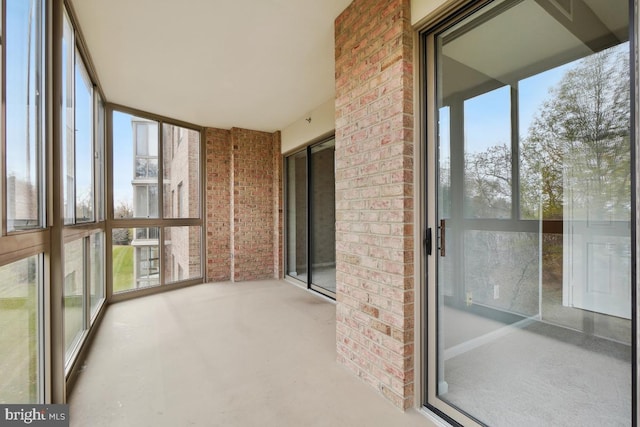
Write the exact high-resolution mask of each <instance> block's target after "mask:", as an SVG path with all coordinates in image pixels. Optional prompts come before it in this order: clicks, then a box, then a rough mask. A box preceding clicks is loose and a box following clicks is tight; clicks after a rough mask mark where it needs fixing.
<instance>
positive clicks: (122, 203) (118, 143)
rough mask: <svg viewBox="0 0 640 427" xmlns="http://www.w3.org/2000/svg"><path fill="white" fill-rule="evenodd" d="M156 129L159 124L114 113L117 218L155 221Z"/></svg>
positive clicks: (156, 214) (114, 192) (156, 195)
mask: <svg viewBox="0 0 640 427" xmlns="http://www.w3.org/2000/svg"><path fill="white" fill-rule="evenodd" d="M158 127H159V125H158V122H155V121H151V120H147V119H143V118H140V117H135V116H132V115H130V114H125V113H122V112H119V111H114V112H113V164H114V165H117V169H118V173H116V174H114V176H113V206H114V208H113V209H114V213H113V214H114V218H116V219H121V218H133V217H136V218H158ZM134 147H135V150H134ZM134 153H135V155H134ZM134 196H135V198H134Z"/></svg>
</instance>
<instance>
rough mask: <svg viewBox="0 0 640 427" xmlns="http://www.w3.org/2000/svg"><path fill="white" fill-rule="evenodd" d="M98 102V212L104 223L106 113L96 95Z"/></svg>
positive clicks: (99, 219)
mask: <svg viewBox="0 0 640 427" xmlns="http://www.w3.org/2000/svg"><path fill="white" fill-rule="evenodd" d="M96 97H97V98H98V99H97V102H96V105H97V112H96V134H95V135H96V136H95V141H96V149H95V151H96V161H95V164H96V166H95V168H96V178H95V179H96V211H97V215H98V221H103V220H104V219H105V201H106V193H105V187H104V181H105V177H104V153H105V151H104V150H105V145H104V141H105V131H106V128H105V122H104V119H105V112H104V103H103V102H102V98H100V95H99V94H98V93H96Z"/></svg>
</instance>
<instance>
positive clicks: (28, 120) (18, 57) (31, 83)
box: [5, 0, 44, 232]
mask: <svg viewBox="0 0 640 427" xmlns="http://www.w3.org/2000/svg"><path fill="white" fill-rule="evenodd" d="M6 22H7V28H6V46H5V47H6V58H7V67H6V93H5V94H6V123H7V128H6V138H7V140H6V142H7V143H6V162H5V164H6V167H7V169H6V174H7V176H6V188H7V200H6V209H7V212H6V213H7V231H9V232H11V231H15V230H24V229H29V228H39V227H42V226H43V218H42V215H43V214H42V212H43V208H42V203H43V195H42V193H43V188H42V186H41V183H42V178H43V175H44V165H43V162H42V156H43V123H44V114H43V113H44V108H43V100H42V97H41V95H40V94H42V93H44V80H43V79H44V72H43V70H44V65H43V64H44V62H43V58H44V56H43V53H44V50H43V31H42V28H43V25H44V24H43V6H42V1H39V0H31V1H22V0H9V1H7V2H6Z"/></svg>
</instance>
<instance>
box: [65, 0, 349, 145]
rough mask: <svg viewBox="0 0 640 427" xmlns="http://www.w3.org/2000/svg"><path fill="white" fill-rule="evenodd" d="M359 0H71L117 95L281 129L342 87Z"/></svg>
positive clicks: (198, 120) (225, 121) (202, 119)
mask: <svg viewBox="0 0 640 427" xmlns="http://www.w3.org/2000/svg"><path fill="white" fill-rule="evenodd" d="M349 3H351V0H321V1H318V0H182V1H176V0H109V1H105V0H72V4H73V8H74V10H75V12H76V15H77V17H78V20H79V22H80V29H81V31H82V33H83V36H84V38H85V41H86V44H87V46H88V49H89V53H90V55H91V58H92V60H93V63H94V65H95V68H96V70H97V74H98V79H99V81H100V84H101V86H102V88H103V90H104V93H105V96H106V97H107V100H108V101H109V102H113V103H117V104H122V105H126V106H128V107H132V108H137V109H140V110H144V111H148V112H151V113H154V114H159V115H163V116H167V117H171V118H174V119H178V120H183V121H186V122H190V123H193V124H197V125H202V126H211V127H218V128H224V129H228V128H231V127H242V128H248V129H254V130H262V131H269V132H272V131H275V130H279V129H283V128H284V127H286V126H288V125H289V124H291V123H293V122H294V121H295V120H297V119H299V118H300V117H303V116H304V115H305V114H307V113H308V112H309V111H310V110H311V109H313V108H315V107H317V106H318V105H320V104H322V103H323V102H325V101H327V100H329V99H330V98H331V97H332V96H333V95H334V83H335V74H334V27H333V22H334V19H335V18H336V17H337V16H338V15H339V14H340V13H341V12H342V11H343V10H344V9H345V8H346V7H347V6H348V4H349Z"/></svg>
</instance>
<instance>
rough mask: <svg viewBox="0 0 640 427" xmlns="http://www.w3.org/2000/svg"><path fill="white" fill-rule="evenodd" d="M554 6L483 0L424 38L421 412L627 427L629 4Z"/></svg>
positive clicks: (502, 421)
mask: <svg viewBox="0 0 640 427" xmlns="http://www.w3.org/2000/svg"><path fill="white" fill-rule="evenodd" d="M555 3H556V2H554V5H551V4H549V5H548V6H549V7H544V6H543V5H542V3H541V2H538V1H534V0H524V1H497V2H491V3H489V4H488V5H487V6H484V7H482V8H480V9H479V10H478V11H477V12H476V13H475V14H471V15H469V16H467V17H466V18H464V19H462V20H461V21H459V22H457V23H456V24H454V25H452V26H450V27H447V29H446V30H444V31H443V32H441V33H438V34H436V35H435V38H436V41H435V44H436V46H437V57H436V63H437V64H439V65H440V68H439V69H438V74H437V77H436V78H437V85H438V90H437V93H438V94H439V98H438V105H437V113H438V114H439V118H438V120H439V125H440V126H439V136H438V137H439V141H438V144H437V146H438V148H439V151H438V162H437V164H438V166H439V171H437V172H435V173H434V176H435V177H436V178H437V179H438V186H437V191H438V195H437V200H438V203H439V205H440V206H438V210H437V212H438V217H437V218H436V223H437V225H440V220H441V219H442V220H444V221H445V227H446V234H445V236H446V248H447V250H446V253H444V254H442V253H438V254H437V258H436V266H437V273H436V275H435V277H437V313H438V314H437V316H438V322H437V325H438V328H439V329H438V336H437V340H436V341H435V350H436V353H437V363H436V368H435V372H434V373H432V374H431V375H432V376H431V378H434V375H435V378H436V379H437V383H436V384H435V392H432V394H431V395H430V397H429V402H430V403H431V404H433V405H434V406H436V407H438V408H439V409H442V410H445V411H449V413H451V414H454V416H459V415H460V414H456V413H455V412H453V411H452V409H455V410H457V411H459V412H464V413H466V414H468V415H469V416H471V417H474V418H476V419H477V420H479V421H481V422H482V423H485V424H487V425H492V426H513V425H569V424H571V425H594V426H600V425H612V424H616V425H630V424H631V413H632V403H631V377H632V373H631V366H632V360H631V354H632V352H631V342H632V338H631V337H632V327H631V325H632V315H631V173H630V160H631V153H630V147H631V143H632V142H631V137H630V131H629V129H630V124H631V121H630V74H629V68H630V66H629V49H630V48H629V43H628V41H627V33H628V19H629V14H628V10H627V2H624V1H613V2H607V3H606V5H605V3H604V2H588V3H587V2H584V3H580V7H581V8H583V9H584V8H587V9H590V10H588V11H585V10H583V12H585V13H582V12H581V13H576V14H574V15H573V20H572V22H571V24H570V25H569V24H567V23H566V22H567V21H566V14H561V13H560V11H559V10H556V9H557V7H559V6H556V5H555ZM545 4H546V3H545ZM558 4H559V2H558ZM573 4H574V5H575V4H577V3H573ZM576 7H577V6H576ZM587 12H588V13H587ZM599 14H600V15H602V20H599V19H597V20H594V19H592V18H594V17H596V16H597V15H599ZM563 16H564V18H563ZM605 16H606V18H605ZM563 19H564V21H563ZM563 23H564V24H563ZM513 28H518V29H519V32H518V34H519V35H518V37H515V38H514V37H511V36H513V34H511V32H510V31H511V30H512V29H513ZM540 28H544V29H545V31H544V32H540V31H539V29H540ZM498 35H499V36H498ZM529 35H531V36H529ZM507 39H508V40H509V43H504V41H505V40H507ZM479 46H482V49H478V47H479ZM447 129H448V132H447ZM516 138H517V140H515V139H516ZM460 207H464V209H460ZM439 237H440V236H439ZM439 243H440V242H439ZM434 304H436V303H434ZM594 402H596V403H594ZM532 408H535V410H532Z"/></svg>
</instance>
